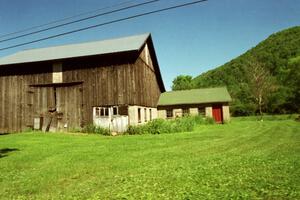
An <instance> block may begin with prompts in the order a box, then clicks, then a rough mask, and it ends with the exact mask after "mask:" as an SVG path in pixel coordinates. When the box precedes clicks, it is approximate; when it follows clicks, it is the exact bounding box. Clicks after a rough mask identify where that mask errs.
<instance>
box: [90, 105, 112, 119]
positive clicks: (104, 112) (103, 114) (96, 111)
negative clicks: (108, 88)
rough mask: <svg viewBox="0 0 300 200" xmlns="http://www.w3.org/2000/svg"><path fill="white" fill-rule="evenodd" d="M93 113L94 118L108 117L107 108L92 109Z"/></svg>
mask: <svg viewBox="0 0 300 200" xmlns="http://www.w3.org/2000/svg"><path fill="white" fill-rule="evenodd" d="M93 113H94V116H95V117H108V116H109V108H108V107H94V108H93Z"/></svg>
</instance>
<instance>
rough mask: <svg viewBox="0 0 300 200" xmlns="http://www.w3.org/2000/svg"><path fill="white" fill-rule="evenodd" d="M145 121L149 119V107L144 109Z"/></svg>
mask: <svg viewBox="0 0 300 200" xmlns="http://www.w3.org/2000/svg"><path fill="white" fill-rule="evenodd" d="M144 116H145V122H146V121H147V108H145V110H144Z"/></svg>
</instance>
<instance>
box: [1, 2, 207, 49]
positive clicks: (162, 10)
mask: <svg viewBox="0 0 300 200" xmlns="http://www.w3.org/2000/svg"><path fill="white" fill-rule="evenodd" d="M205 1H208V0H198V1H193V2H188V3H184V4H178V5H175V6H171V7H166V8H162V9H158V10H153V11H149V12H145V13H141V14H136V15H132V16H129V17H124V18H120V19H116V20H112V21H108V22H104V23H101V24H96V25H92V26H87V27H84V28H80V29H75V30H72V31H67V32H64V33H60V34H56V35H52V36H48V37H44V38H40V39H37V40H33V41H29V42H24V43H20V44H16V45H12V46H8V47H4V48H1V49H0V51H3V50H7V49H12V48H15V47H20V46H24V45H28V44H33V43H37V42H41V41H44V40H49V39H52V38H57V37H60V36H64V35H69V34H72V33H76V32H81V31H84V30H88V29H92V28H96V27H100V26H105V25H109V24H113V23H117V22H122V21H127V20H130V19H134V18H138V17H142V16H146V15H151V14H154V13H159V12H164V11H168V10H173V9H177V8H181V7H186V6H190V5H194V4H199V3H202V2H205Z"/></svg>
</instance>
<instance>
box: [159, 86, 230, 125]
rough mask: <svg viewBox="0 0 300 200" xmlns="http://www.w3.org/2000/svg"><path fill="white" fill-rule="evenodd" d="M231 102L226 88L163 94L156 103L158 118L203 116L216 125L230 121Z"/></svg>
mask: <svg viewBox="0 0 300 200" xmlns="http://www.w3.org/2000/svg"><path fill="white" fill-rule="evenodd" d="M231 101H232V99H231V97H230V95H229V93H228V90H227V88H226V87H218V88H203V89H191V90H179V91H171V92H164V93H162V94H161V95H160V98H159V101H158V106H157V109H158V117H159V118H162V119H168V118H176V117H181V116H184V115H203V116H206V117H212V118H213V119H214V120H215V121H216V122H217V123H223V122H224V121H229V120H230V113H229V102H231Z"/></svg>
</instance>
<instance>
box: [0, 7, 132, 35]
mask: <svg viewBox="0 0 300 200" xmlns="http://www.w3.org/2000/svg"><path fill="white" fill-rule="evenodd" d="M132 2H134V1H126V2H123V3H118V4H114V5H111V6H107V7H103V8H99V9H96V10H91V11H88V12H83V13H79V14H76V15H72V16H69V17H65V18H62V19H57V20H54V21H50V22H47V23H45V24H41V25H37V26H32V27H28V28H25V29H21V30H18V31H15V32H11V33H6V34H3V35H0V38H4V37H8V36H11V35H16V34H18V33H24V32H27V31H30V30H34V29H37V28H42V27H45V26H48V25H52V24H56V23H59V22H64V21H67V20H70V19H73V18H77V17H81V16H84V15H88V14H91V13H95V12H98V11H101V10H106V9H109V8H114V7H118V6H122V5H126V4H128V3H132Z"/></svg>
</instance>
